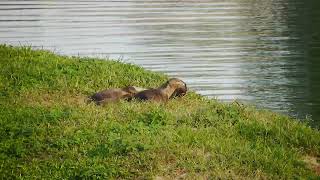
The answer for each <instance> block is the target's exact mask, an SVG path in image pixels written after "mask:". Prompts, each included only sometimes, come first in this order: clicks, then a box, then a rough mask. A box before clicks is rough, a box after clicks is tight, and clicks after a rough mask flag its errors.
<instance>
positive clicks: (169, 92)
mask: <svg viewBox="0 0 320 180" xmlns="http://www.w3.org/2000/svg"><path fill="white" fill-rule="evenodd" d="M186 92H187V85H186V83H185V82H183V81H182V80H180V79H177V78H172V79H169V80H168V81H167V82H166V83H164V84H163V85H162V86H160V87H159V88H157V89H147V90H144V91H141V92H138V93H137V94H135V95H134V98H135V99H138V100H142V101H146V100H151V101H157V102H166V101H168V100H169V98H173V97H176V96H184V95H185V94H186Z"/></svg>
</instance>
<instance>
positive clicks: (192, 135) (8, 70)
mask: <svg viewBox="0 0 320 180" xmlns="http://www.w3.org/2000/svg"><path fill="white" fill-rule="evenodd" d="M166 79H167V76H165V75H162V74H158V73H154V72H150V71H147V70H145V69H143V68H141V67H138V66H135V65H131V64H123V63H121V62H117V61H108V60H100V59H92V58H80V57H66V56H59V55H55V54H53V53H51V52H49V51H44V50H32V49H31V48H29V47H11V46H8V45H0V179H17V178H18V179H109V178H111V179H137V178H141V179H150V178H158V179H159V178H160V179H161V178H162V179H174V178H183V179H211V178H223V179H300V178H302V179H303V178H310V179H313V178H317V177H318V178H319V169H320V166H319V155H320V132H319V131H318V130H316V129H313V128H311V127H309V126H308V124H306V123H302V122H299V121H296V120H295V119H292V118H290V117H287V116H284V115H280V114H276V113H273V112H269V111H266V110H257V109H255V108H253V107H250V106H246V105H242V104H240V103H236V102H235V103H230V104H225V103H220V102H218V101H216V100H212V99H207V98H205V97H202V96H200V95H197V94H195V93H193V92H189V93H188V94H187V95H186V96H184V97H182V98H176V99H172V100H170V101H169V102H168V103H153V102H136V101H133V102H125V101H120V102H117V103H114V104H109V105H106V106H96V105H95V104H93V103H89V102H88V101H87V100H88V99H87V97H88V96H89V95H91V94H92V93H94V92H97V91H99V90H102V89H105V88H111V87H123V86H127V85H135V86H141V87H156V86H159V85H160V84H161V83H163V82H164V81H165V80H166Z"/></svg>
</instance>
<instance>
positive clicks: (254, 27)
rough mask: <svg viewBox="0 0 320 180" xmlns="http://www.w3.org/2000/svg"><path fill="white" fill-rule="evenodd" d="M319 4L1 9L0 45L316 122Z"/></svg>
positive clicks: (162, 2) (12, 5)
mask: <svg viewBox="0 0 320 180" xmlns="http://www.w3.org/2000/svg"><path fill="white" fill-rule="evenodd" d="M318 7H319V2H318V1H316V0H313V1H312V0H311V1H308V2H303V1H297V0H268V1H263V0H228V1H227V0H201V1H195V0H154V1H153V0H114V1H112V0H111V1H103V0H90V1H89V0H87V1H86V0H74V1H61V0H56V1H52V0H50V1H49V0H48V1H46V0H28V1H27V0H25V1H22V0H1V1H0V43H8V44H13V45H32V46H34V47H35V48H45V49H51V50H54V51H55V52H58V53H60V54H67V55H81V56H99V57H111V58H121V59H123V60H124V61H127V62H132V63H135V64H138V65H141V66H143V67H145V68H147V69H151V70H154V71H160V72H164V73H166V74H168V75H170V76H173V77H180V78H182V79H183V80H185V81H186V82H187V83H188V85H189V87H190V88H191V89H193V90H195V91H197V92H199V93H200V94H203V95H206V96H209V97H215V98H218V99H221V100H223V101H230V100H234V99H239V100H242V101H245V102H250V103H254V104H256V105H257V106H259V107H267V108H269V109H272V110H275V111H278V112H283V113H289V114H291V115H293V116H297V117H300V118H303V117H305V116H312V118H313V119H314V120H315V121H318V122H319V118H320V96H319V91H320V72H318V71H319V70H320V69H319V68H320V62H319V61H320V58H319V57H320V34H319V32H320V28H319V20H320V8H318Z"/></svg>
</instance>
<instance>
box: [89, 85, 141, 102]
mask: <svg viewBox="0 0 320 180" xmlns="http://www.w3.org/2000/svg"><path fill="white" fill-rule="evenodd" d="M143 90H145V89H144V88H139V87H135V86H127V87H124V88H111V89H106V90H103V91H100V92H97V93H95V94H93V95H92V96H91V97H90V98H91V100H93V101H94V102H95V103H96V104H97V105H102V104H106V103H109V102H116V101H118V100H120V99H131V98H132V97H133V96H134V95H135V94H136V93H138V92H139V91H143Z"/></svg>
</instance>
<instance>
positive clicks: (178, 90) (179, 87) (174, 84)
mask: <svg viewBox="0 0 320 180" xmlns="http://www.w3.org/2000/svg"><path fill="white" fill-rule="evenodd" d="M166 84H167V85H168V86H170V87H171V88H173V89H175V91H174V93H173V94H172V96H171V97H175V96H178V97H180V96H184V95H185V94H186V93H187V90H188V88H187V84H186V83H185V82H183V81H182V80H180V79H178V78H171V79H169V80H168V81H167V83H166Z"/></svg>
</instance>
